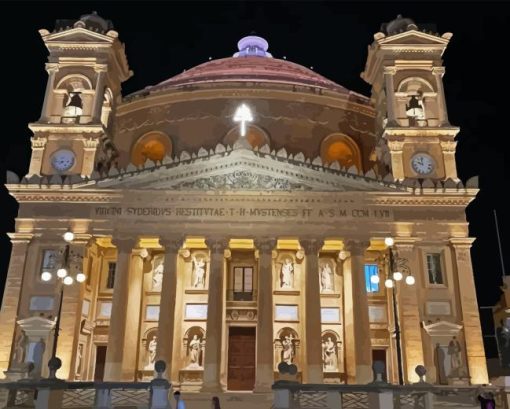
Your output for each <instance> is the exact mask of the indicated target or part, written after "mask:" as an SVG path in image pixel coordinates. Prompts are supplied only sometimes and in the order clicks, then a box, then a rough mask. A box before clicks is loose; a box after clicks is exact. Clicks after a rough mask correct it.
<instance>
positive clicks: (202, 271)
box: [191, 252, 208, 290]
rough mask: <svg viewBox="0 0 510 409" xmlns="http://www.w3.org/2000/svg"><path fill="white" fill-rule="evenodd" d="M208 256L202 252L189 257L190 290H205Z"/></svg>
mask: <svg viewBox="0 0 510 409" xmlns="http://www.w3.org/2000/svg"><path fill="white" fill-rule="evenodd" d="M207 262H208V256H207V254H205V253H203V252H195V253H193V254H192V255H191V263H192V268H191V288H193V289H197V290H203V289H205V288H206V279H207Z"/></svg>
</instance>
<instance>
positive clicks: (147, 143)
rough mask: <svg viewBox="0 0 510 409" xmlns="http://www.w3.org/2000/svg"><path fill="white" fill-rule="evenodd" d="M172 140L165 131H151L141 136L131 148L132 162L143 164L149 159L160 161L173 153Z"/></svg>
mask: <svg viewBox="0 0 510 409" xmlns="http://www.w3.org/2000/svg"><path fill="white" fill-rule="evenodd" d="M172 149H173V146H172V141H171V140H170V138H169V137H168V135H166V134H165V133H163V132H160V131H150V132H147V133H146V134H144V135H142V136H141V137H139V138H138V139H137V140H136V142H135V143H134V144H133V147H132V148H131V162H132V163H133V164H134V165H136V166H141V165H143V164H144V163H145V161H146V160H147V159H150V160H152V161H153V162H160V161H162V160H163V158H164V157H165V156H167V155H168V156H171V155H172Z"/></svg>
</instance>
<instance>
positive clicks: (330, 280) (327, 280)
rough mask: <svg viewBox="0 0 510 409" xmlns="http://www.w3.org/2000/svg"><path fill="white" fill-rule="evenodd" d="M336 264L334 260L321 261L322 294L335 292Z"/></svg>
mask: <svg viewBox="0 0 510 409" xmlns="http://www.w3.org/2000/svg"><path fill="white" fill-rule="evenodd" d="M335 271H336V263H335V261H334V260H333V259H332V258H321V259H320V260H319V282H320V286H321V293H333V292H334V291H335Z"/></svg>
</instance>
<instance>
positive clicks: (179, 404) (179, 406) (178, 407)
mask: <svg viewBox="0 0 510 409" xmlns="http://www.w3.org/2000/svg"><path fill="white" fill-rule="evenodd" d="M174 398H175V409H186V404H185V403H184V401H183V400H182V398H181V392H179V391H177V392H174Z"/></svg>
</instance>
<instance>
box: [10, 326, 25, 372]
mask: <svg viewBox="0 0 510 409" xmlns="http://www.w3.org/2000/svg"><path fill="white" fill-rule="evenodd" d="M26 348H27V336H26V335H25V333H24V332H23V331H21V332H20V334H19V335H18V338H17V339H16V346H15V348H14V355H13V357H12V361H13V363H16V364H22V363H23V361H24V360H25V352H26Z"/></svg>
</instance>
